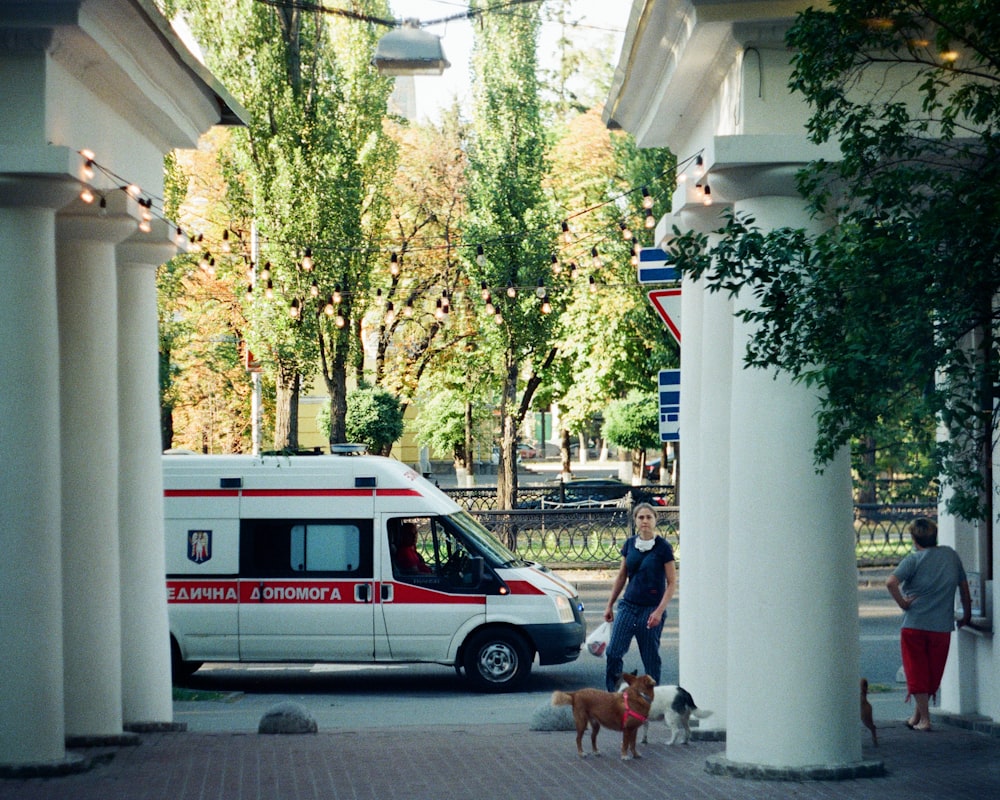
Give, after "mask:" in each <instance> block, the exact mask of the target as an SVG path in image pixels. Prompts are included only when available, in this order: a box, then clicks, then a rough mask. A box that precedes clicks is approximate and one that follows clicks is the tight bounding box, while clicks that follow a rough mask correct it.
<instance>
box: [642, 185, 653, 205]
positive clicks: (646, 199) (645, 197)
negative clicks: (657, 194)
mask: <svg viewBox="0 0 1000 800" xmlns="http://www.w3.org/2000/svg"><path fill="white" fill-rule="evenodd" d="M642 207H643V208H652V207H653V196H652V195H651V194H650V193H649V187H648V186H643V187H642Z"/></svg>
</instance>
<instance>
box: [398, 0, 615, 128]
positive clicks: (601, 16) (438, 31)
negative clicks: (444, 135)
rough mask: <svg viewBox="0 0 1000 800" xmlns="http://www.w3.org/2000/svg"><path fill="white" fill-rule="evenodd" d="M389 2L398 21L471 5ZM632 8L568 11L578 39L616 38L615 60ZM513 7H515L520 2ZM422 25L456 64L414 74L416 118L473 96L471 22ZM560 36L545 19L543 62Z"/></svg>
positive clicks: (583, 2)
mask: <svg viewBox="0 0 1000 800" xmlns="http://www.w3.org/2000/svg"><path fill="white" fill-rule="evenodd" d="M504 2H506V0H492V2H491V5H493V4H496V5H501V4H503V3H504ZM389 4H390V7H391V8H392V11H393V14H394V15H395V16H396V17H397V18H398V19H410V18H415V19H418V20H420V21H421V22H428V21H431V20H439V19H442V18H444V17H451V16H454V15H456V14H462V13H464V12H465V11H467V10H468V8H469V4H468V0H389ZM630 8H631V4H630V3H628V2H622V0H572V2H571V4H570V7H569V13H570V16H571V18H573V19H575V20H577V21H578V22H579V24H578V25H577V27H576V29H575V32H574V34H573V37H574V40H575V41H577V42H583V43H586V42H587V41H595V42H596V41H599V40H603V39H605V38H606V37H608V36H609V35H611V36H613V37H614V59H615V60H616V62H617V58H618V53H619V50H620V49H621V41H622V38H623V37H624V34H625V25H626V24H627V22H628V15H629V10H630ZM512 10H513V11H516V10H517V9H516V6H515V7H514V8H513V9H512ZM422 27H423V28H424V30H426V31H428V32H429V33H433V34H435V35H436V36H440V37H442V38H441V41H442V46H443V48H444V54H445V58H447V59H448V61H450V62H451V67H450V68H448V69H446V70H445V71H444V74H443V75H441V76H434V77H417V78H415V83H416V93H417V117H418V118H420V119H436V118H437V116H438V112H439V111H440V109H441V108H445V107H447V106H450V105H451V101H452V98H453V97H456V96H457V97H458V98H459V100H463V99H468V97H469V56H470V53H471V50H472V22H471V21H469V20H466V19H462V20H453V21H451V22H448V23H444V24H438V25H424V26H422ZM559 34H560V30H559V27H558V26H557V25H555V24H552V23H546V24H544V25H543V26H542V40H541V44H540V46H539V57H540V58H541V59H542V62H543V64H544V63H545V57H546V54H554V51H555V46H554V42H555V40H556V38H558V36H559ZM546 42H548V44H546ZM548 66H554V65H548Z"/></svg>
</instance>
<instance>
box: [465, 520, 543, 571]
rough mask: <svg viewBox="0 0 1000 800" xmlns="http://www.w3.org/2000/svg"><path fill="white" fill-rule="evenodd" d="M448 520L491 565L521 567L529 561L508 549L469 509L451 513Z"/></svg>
mask: <svg viewBox="0 0 1000 800" xmlns="http://www.w3.org/2000/svg"><path fill="white" fill-rule="evenodd" d="M448 520H449V521H450V522H451V523H452V525H454V526H455V527H456V528H458V530H459V531H461V533H462V536H463V537H464V538H465V539H466V540H467V541H468V543H469V545H470V547H475V549H476V550H478V551H479V553H480V554H481V555H482V556H483V558H484V559H485V560H486V563H487V564H489V565H490V566H491V567H521V566H525V565H526V564H527V563H528V562H527V561H525V560H524V559H523V558H520V557H518V556H517V555H516V554H514V553H512V552H511V551H510V550H508V549H507V548H506V547H505V546H504V545H503V544H501V543H500V541H499V540H498V539H497V538H496V537H495V536H494V535H493V534H492V533H490V532H489V530H488V529H487V528H486V527H484V526H483V524H482V523H481V522H480V521H479V520H477V519H476V518H475V517H474V516H472V514H470V513H469V512H468V511H465V510H463V511H459V512H457V513H455V514H450V515H449V516H448Z"/></svg>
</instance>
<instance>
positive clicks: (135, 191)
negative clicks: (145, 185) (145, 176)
mask: <svg viewBox="0 0 1000 800" xmlns="http://www.w3.org/2000/svg"><path fill="white" fill-rule="evenodd" d="M125 191H126V192H128V194H129V196H131V197H132V198H133V199H135V200H138V199H139V195H141V194H142V189H140V188H139V186H138V184H135V183H130V184H129V185H128V186H126V187H125Z"/></svg>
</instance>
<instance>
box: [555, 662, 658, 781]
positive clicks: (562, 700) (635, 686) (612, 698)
mask: <svg viewBox="0 0 1000 800" xmlns="http://www.w3.org/2000/svg"><path fill="white" fill-rule="evenodd" d="M622 678H623V679H624V680H625V682H626V683H628V688H627V689H626V690H625V691H624V692H602V691H601V690H600V689H580V690H579V691H576V692H553V693H552V705H554V706H573V721H574V722H575V723H576V752H577V754H578V755H579V756H580V757H581V758H583V757H585V756H586V753H584V752H583V732H584V731H585V730H587V725H588V724H589V725H590V747H591V749H592V750H593V751H594V755H595V756H599V755H600V753H599V752H598V750H597V734H598V733H599V732H600V730H601V726H602V725H604V726H605V727H606V728H611V729H612V730H615V731H621V732H622V761H628V760H629V759H630V758H640V757H641V756H640V755H639V754H638V753H637V752H636V751H635V739H636V734H637V733H638V731H639V726H640V725H642V724H643V723H644V722H645V721H646V719H647V717H649V705H650V703H652V702H653V687H654V686H656V681H654V680H653V679H652V678H650V677H649V676H648V675H640V676H638V677H636V676H635V675H623V676H622Z"/></svg>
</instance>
